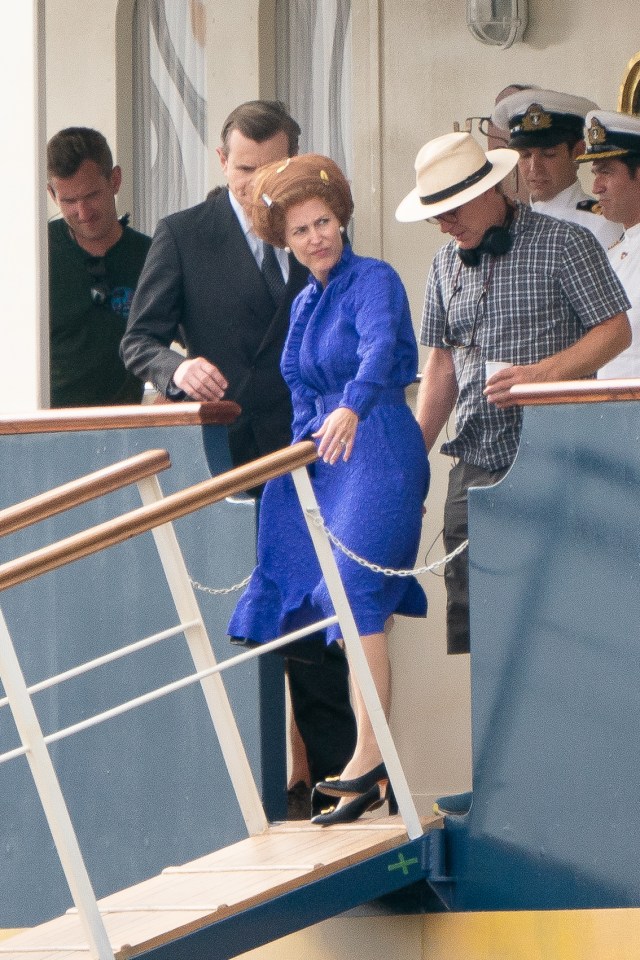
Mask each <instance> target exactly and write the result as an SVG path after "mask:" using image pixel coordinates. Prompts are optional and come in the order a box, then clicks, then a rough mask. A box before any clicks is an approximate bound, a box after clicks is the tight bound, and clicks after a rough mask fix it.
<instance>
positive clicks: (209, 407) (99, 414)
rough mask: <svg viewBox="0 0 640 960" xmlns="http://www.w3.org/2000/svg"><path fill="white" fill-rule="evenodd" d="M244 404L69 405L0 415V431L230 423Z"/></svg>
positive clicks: (66, 430) (110, 428)
mask: <svg viewBox="0 0 640 960" xmlns="http://www.w3.org/2000/svg"><path fill="white" fill-rule="evenodd" d="M240 412H241V408H240V407H239V406H238V404H237V403H234V401H233V400H217V401H215V402H211V403H157V404H156V403H150V404H149V405H148V406H140V405H136V406H122V407H66V408H64V409H60V410H39V411H38V412H36V413H26V414H25V415H24V416H23V417H20V416H16V415H15V414H13V415H12V416H9V415H4V416H0V435H2V434H23V433H60V432H63V431H64V432H72V431H76V430H123V429H125V430H128V429H135V428H140V427H182V426H184V427H186V426H201V425H222V426H227V425H228V424H230V423H233V422H234V420H236V419H237V418H238V417H239V415H240Z"/></svg>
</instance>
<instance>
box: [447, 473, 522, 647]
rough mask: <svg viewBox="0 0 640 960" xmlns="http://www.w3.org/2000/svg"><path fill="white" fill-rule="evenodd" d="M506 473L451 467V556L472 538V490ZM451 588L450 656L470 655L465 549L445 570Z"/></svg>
mask: <svg viewBox="0 0 640 960" xmlns="http://www.w3.org/2000/svg"><path fill="white" fill-rule="evenodd" d="M508 469H509V467H504V468H503V469H502V470H483V469H482V468H481V467H474V466H471V465H470V464H468V463H463V462H462V461H460V462H459V463H457V464H456V465H455V466H454V467H452V468H451V472H450V474H449V488H448V490H447V500H446V503H445V506H444V532H443V535H442V539H443V541H444V546H445V550H446V552H447V553H451V551H452V550H455V548H456V547H458V546H460V544H461V543H463V542H464V541H465V540H466V539H467V536H468V522H467V492H468V490H469V487H490V486H491V485H492V484H494V483H497V482H498V480H501V479H502V477H504V475H505V473H506V472H507V470H508ZM444 581H445V585H446V588H447V653H469V646H470V642H469V555H468V551H467V550H463V551H462V553H460V554H459V555H458V556H457V557H455V558H454V559H453V560H451V561H450V562H449V563H448V564H447V565H446V567H445V571H444Z"/></svg>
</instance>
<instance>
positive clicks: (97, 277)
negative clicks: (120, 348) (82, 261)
mask: <svg viewBox="0 0 640 960" xmlns="http://www.w3.org/2000/svg"><path fill="white" fill-rule="evenodd" d="M86 267H87V272H88V274H89V276H90V277H91V280H92V284H91V290H90V291H89V295H90V297H91V301H92V303H95V304H96V306H98V307H106V308H107V309H108V310H110V311H111V312H112V313H115V314H117V316H119V317H122V318H123V320H128V319H129V310H130V308H131V301H132V300H133V289H132V288H131V287H112V286H111V284H110V283H109V282H108V279H107V265H106V263H105V258H104V257H88V258H87V260H86Z"/></svg>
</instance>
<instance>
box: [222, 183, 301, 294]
mask: <svg viewBox="0 0 640 960" xmlns="http://www.w3.org/2000/svg"><path fill="white" fill-rule="evenodd" d="M229 200H230V202H231V206H232V208H233V212H234V213H235V215H236V217H237V218H238V222H239V224H240V226H241V227H242V231H243V233H244V235H245V237H246V240H247V243H248V244H249V249H250V250H251V253H252V254H253V256H254V257H255V260H256V263H257V264H258V266H259V267H262V258H263V256H264V241H263V240H261V239H260V237H257V236H256V235H255V233H254V232H253V227H252V226H251V224H250V223H249V221H248V220H247V215H246V213H245V212H244V210H243V209H242V207H241V206H240V204H239V203H238V201H237V200H236V198H235V197H234V195H233V194H232V192H231V190H229ZM273 249H274V250H275V254H276V258H277V260H278V263H279V264H280V269H281V270H282V276H283V277H284V282H285V283H287V281H288V279H289V254H288V253H286V252H285V251H284V250H283V249H282V248H281V247H274V248H273Z"/></svg>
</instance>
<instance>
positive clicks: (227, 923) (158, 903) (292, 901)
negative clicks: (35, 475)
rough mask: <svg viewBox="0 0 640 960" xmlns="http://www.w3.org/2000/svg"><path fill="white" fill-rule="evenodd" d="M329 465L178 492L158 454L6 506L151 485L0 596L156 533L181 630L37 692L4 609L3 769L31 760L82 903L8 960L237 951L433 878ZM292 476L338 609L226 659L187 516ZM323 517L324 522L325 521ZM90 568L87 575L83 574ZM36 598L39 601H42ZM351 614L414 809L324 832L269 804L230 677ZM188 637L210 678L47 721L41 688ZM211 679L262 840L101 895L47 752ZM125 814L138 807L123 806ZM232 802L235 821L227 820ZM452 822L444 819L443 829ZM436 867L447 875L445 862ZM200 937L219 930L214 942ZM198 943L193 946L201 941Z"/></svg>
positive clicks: (228, 749)
mask: <svg viewBox="0 0 640 960" xmlns="http://www.w3.org/2000/svg"><path fill="white" fill-rule="evenodd" d="M316 459H317V450H316V448H315V445H314V444H313V443H311V442H308V441H307V442H302V443H299V444H295V445H293V446H292V447H290V448H287V449H285V450H281V451H278V452H277V453H274V454H270V455H269V456H267V457H263V458H261V459H260V460H258V461H255V462H254V463H253V464H249V465H246V466H244V467H239V468H235V469H234V470H231V471H229V472H228V473H226V474H222V475H220V476H219V477H216V478H213V479H211V480H207V481H203V482H201V483H199V484H196V485H195V486H193V487H189V488H186V489H184V490H181V491H179V492H177V493H174V494H170V495H168V496H166V497H165V496H163V494H162V491H161V489H160V486H159V483H158V479H157V476H156V473H157V472H158V471H159V470H164V469H167V468H168V466H169V458H168V457H167V455H166V452H165V451H162V450H157V451H147V452H146V453H145V454H142V455H140V456H138V457H136V458H132V459H130V460H129V461H123V462H121V463H120V464H116V465H114V466H113V467H112V468H108V469H107V470H106V471H104V470H102V471H99V472H98V474H93V475H87V476H85V477H82V478H80V479H79V480H77V481H74V482H72V483H70V484H66V485H63V486H62V487H59V488H56V489H55V490H53V491H49V492H47V493H45V494H42V495H40V496H39V497H36V498H31V499H30V500H28V501H23V502H22V503H21V504H15V505H14V506H13V507H10V508H7V509H6V510H4V511H0V533H1V532H2V529H3V524H4V528H5V529H6V530H7V531H9V530H13V529H19V528H21V527H22V526H24V525H30V524H32V523H34V522H39V521H40V520H42V519H44V518H46V517H48V516H52V515H53V514H54V513H57V512H59V511H61V510H65V509H72V508H73V507H75V506H77V505H78V504H80V503H83V502H85V501H86V500H87V499H91V498H94V497H99V496H100V495H101V493H102V492H104V489H106V488H108V489H109V490H112V489H115V488H116V487H117V486H118V485H125V484H131V483H133V482H135V483H137V486H138V488H139V492H140V496H141V499H142V502H143V506H142V507H138V508H137V509H134V510H132V511H129V512H128V513H124V514H120V515H119V516H116V517H113V518H112V519H109V520H105V521H103V522H102V523H101V524H98V525H97V526H94V527H89V528H87V529H84V530H81V531H79V532H77V533H73V534H71V535H70V536H67V537H64V538H63V539H60V540H58V541H56V542H54V543H51V544H49V545H48V546H45V547H40V548H39V549H37V550H35V551H32V552H31V553H27V554H23V555H22V556H18V557H15V558H14V559H12V560H10V561H8V562H7V563H4V564H2V565H0V591H2V590H5V589H7V588H9V587H12V586H15V585H19V584H24V583H28V582H30V581H32V580H34V579H36V578H38V577H39V576H40V575H41V574H43V573H45V572H49V571H54V570H57V569H58V568H60V567H62V566H66V565H68V564H69V563H72V562H74V561H78V560H82V559H83V558H85V557H88V556H91V555H93V554H94V553H96V552H99V551H101V550H104V549H107V548H109V547H111V546H115V545H117V544H119V543H122V542H124V541H125V540H129V539H131V538H133V537H136V536H138V535H139V534H141V533H144V532H147V531H151V532H152V533H153V538H154V541H155V545H156V548H157V551H158V554H159V556H160V559H161V563H162V568H163V572H164V576H165V579H166V581H167V585H168V587H169V592H170V593H171V596H172V598H173V602H174V605H175V611H176V613H177V614H178V618H179V623H178V624H177V625H172V626H170V627H169V629H168V630H165V631H163V632H161V633H156V634H152V635H151V636H150V637H146V638H144V639H143V640H138V641H136V642H133V643H129V644H128V645H127V646H124V647H122V648H120V649H119V650H118V651H113V652H112V653H110V654H108V655H104V656H102V657H99V658H96V659H94V660H90V661H87V662H86V663H83V664H79V665H77V666H75V667H72V668H71V669H69V670H67V671H65V672H63V673H60V674H58V675H57V676H54V677H49V678H44V679H42V680H40V681H38V682H37V683H35V684H33V685H32V686H31V687H27V685H26V682H25V678H24V676H23V674H22V671H21V667H20V663H19V659H18V655H17V651H16V649H15V646H14V644H13V642H12V639H11V636H10V634H9V630H8V628H7V625H6V621H5V619H4V616H3V615H2V612H1V611H0V676H1V679H2V682H3V685H4V688H5V692H6V697H5V698H4V699H3V700H2V701H1V702H0V705H8V706H9V707H10V708H11V711H12V714H13V719H14V721H15V724H16V728H17V731H18V734H19V737H20V740H21V743H22V745H21V746H20V747H18V748H15V749H13V750H9V751H6V752H5V753H3V754H2V755H0V762H2V763H4V762H8V761H13V760H16V759H18V758H20V757H26V759H27V760H28V763H29V766H30V769H31V773H32V776H33V779H34V782H35V785H36V788H37V791H38V794H39V796H40V800H41V803H42V807H43V810H44V813H45V816H46V818H47V821H48V824H49V827H50V830H51V833H52V836H53V838H54V842H55V845H56V849H57V852H58V855H59V858H60V862H61V865H62V868H63V871H64V874H65V877H66V879H67V883H68V885H69V889H70V891H71V895H72V898H73V901H74V903H75V908H74V911H73V912H71V913H69V914H67V915H66V916H64V917H62V918H59V919H58V920H54V921H50V922H49V923H46V924H44V925H41V926H38V927H34V928H33V929H32V930H30V931H29V932H25V933H23V934H20V935H19V936H17V937H16V938H13V939H12V940H10V941H9V942H8V943H7V944H6V946H4V945H3V947H2V948H0V957H1V956H2V955H4V956H6V955H9V956H11V957H15V958H16V960H17V958H19V957H20V958H21V957H30V958H32V960H34V958H36V957H41V958H45V957H46V958H50V960H53V958H61V957H65V956H66V957H73V958H79V957H89V958H95V960H115V958H116V957H122V958H125V957H153V958H157V960H160V958H162V957H164V958H166V960H169V958H171V960H179V958H180V957H184V958H185V960H186V958H190V957H194V958H195V957H196V956H197V957H199V958H202V957H203V956H206V957H211V958H218V957H220V958H222V957H232V956H236V955H237V954H238V953H242V952H244V951H246V950H247V949H250V948H251V947H254V946H258V945H260V944H261V943H264V942H267V941H269V940H273V939H278V938H279V937H281V936H284V935H285V934H286V933H290V932H293V931H294V930H299V929H302V928H303V927H305V926H309V925H311V924H313V923H315V922H317V921H319V920H322V919H325V918H327V917H330V916H334V915H336V914H339V913H342V912H344V911H345V910H347V909H349V908H350V907H352V906H355V905H357V904H360V903H364V902H367V901H368V900H371V899H374V898H376V897H380V896H382V895H383V894H386V893H390V892H393V891H395V890H398V889H401V888H402V887H405V886H408V885H410V884H413V883H414V882H415V881H417V880H420V879H423V878H425V877H426V876H427V875H429V866H430V865H431V863H430V860H431V861H433V862H436V860H437V856H438V853H439V851H440V845H438V843H437V842H436V843H435V844H434V845H433V846H434V849H433V850H432V849H431V848H430V844H429V840H430V838H431V837H430V835H429V834H425V824H424V823H423V822H422V821H421V819H420V818H419V817H418V814H417V811H416V808H415V805H414V803H413V799H412V797H411V794H410V791H409V787H408V784H407V781H406V777H405V774H404V771H403V769H402V766H401V764H400V760H399V757H398V754H397V751H396V748H395V745H394V743H393V740H392V738H391V734H390V731H389V728H388V726H387V723H386V720H385V717H384V712H383V710H382V707H381V704H380V701H379V698H378V695H377V691H376V689H375V684H374V683H373V679H372V677H371V673H370V670H369V668H368V665H367V661H366V657H365V655H364V651H363V649H362V644H361V641H360V637H359V636H358V633H357V628H356V625H355V621H354V619H353V614H352V612H351V609H350V606H349V603H348V599H347V596H346V593H345V591H344V586H343V584H342V581H341V579H340V576H339V572H338V568H337V565H336V562H335V558H334V556H333V553H332V550H331V546H330V543H329V538H328V534H327V531H326V529H325V528H324V524H323V523H322V522H321V520H322V518H321V516H320V512H319V509H318V504H317V501H316V499H315V496H314V493H313V488H312V486H311V483H310V480H309V477H308V475H307V471H306V466H307V465H308V464H311V463H313V462H314V461H315V460H316ZM289 472H290V473H291V475H292V479H293V482H294V485H295V488H296V491H297V493H298V497H299V500H300V506H301V509H302V510H303V513H304V515H305V519H306V521H307V526H308V530H309V534H310V536H311V539H312V542H313V544H314V547H315V550H316V554H317V556H318V562H319V564H320V567H321V569H322V572H323V575H324V578H325V582H326V583H327V588H328V591H329V594H330V596H331V600H332V604H333V607H334V611H335V612H334V614H333V615H332V616H329V617H327V618H325V619H324V620H320V621H318V622H317V623H313V624H308V625H307V626H306V627H303V628H300V629H298V630H296V631H294V632H293V633H290V634H288V635H286V636H284V637H279V638H276V639H274V640H272V641H270V642H269V643H268V644H264V645H261V646H260V647H259V648H255V649H251V650H247V651H245V652H243V653H241V654H238V655H237V656H233V657H230V658H228V659H226V660H223V661H222V662H221V663H218V662H217V661H216V657H215V655H214V652H213V648H212V646H211V642H210V638H209V636H208V634H207V631H206V627H205V625H204V621H203V619H202V616H201V614H200V611H199V607H198V604H197V600H196V597H195V594H194V591H193V585H192V582H191V580H190V578H189V575H188V572H187V570H186V566H185V563H184V558H183V556H182V552H181V549H180V546H179V543H178V539H177V537H176V534H175V531H174V530H173V526H172V522H173V521H174V520H176V519H178V518H180V517H183V516H186V515H188V514H189V513H191V512H193V511H195V510H199V509H201V508H202V507H204V506H207V505H209V504H211V503H214V502H217V501H218V500H219V499H221V498H223V497H225V496H228V495H230V494H232V493H235V492H238V491H240V490H244V489H247V488H248V487H253V486H256V485H257V484H261V483H264V482H266V480H268V479H269V478H270V477H275V476H278V475H281V474H283V473H289ZM318 521H320V522H318ZM79 576H81V574H80V575H79ZM36 600H37V595H36ZM333 623H338V624H339V626H340V631H341V635H342V637H343V639H344V643H345V647H346V650H347V654H348V657H349V661H350V665H351V669H352V671H353V673H354V676H355V677H356V679H357V682H358V684H359V687H360V690H361V691H362V695H363V699H364V702H365V705H366V708H367V710H368V711H369V715H370V717H371V722H372V726H373V729H374V732H375V735H376V737H377V740H378V743H379V746H380V750H381V753H382V756H383V759H384V762H385V764H386V767H387V771H388V775H389V779H390V781H391V784H392V787H393V789H394V792H395V795H396V800H397V803H398V808H399V814H400V817H399V818H395V819H394V818H388V819H387V818H384V819H383V818H380V822H367V823H364V822H358V823H356V824H354V825H349V826H345V827H333V828H328V829H323V828H320V827H315V826H313V825H310V824H307V825H305V826H302V825H300V824H280V825H276V826H274V825H270V824H269V823H268V820H267V818H266V816H265V812H264V810H263V808H262V805H261V802H260V798H259V794H258V792H257V788H256V784H255V781H254V779H253V775H252V772H251V769H250V766H249V763H248V758H247V755H246V752H245V750H244V746H243V743H242V740H241V738H240V733H239V730H238V727H237V725H236V722H235V719H234V716H233V713H232V711H231V707H230V703H229V700H228V698H227V695H226V691H225V688H224V685H223V683H222V677H221V674H222V673H223V671H226V670H228V669H229V668H230V667H236V666H238V665H240V664H242V663H244V662H245V661H247V660H249V659H253V658H255V657H258V656H262V655H263V654H264V653H265V652H266V651H269V650H271V649H275V648H279V647H283V646H286V645H287V644H289V643H291V642H292V641H294V640H298V639H301V638H302V637H304V636H306V635H308V634H311V633H314V632H316V631H317V630H319V629H325V628H326V627H327V626H328V625H330V624H333ZM169 634H170V635H171V636H174V635H177V634H183V635H184V638H185V640H186V643H187V647H188V649H189V652H190V654H191V658H192V661H193V666H194V667H195V673H192V674H189V675H187V676H181V677H179V678H178V679H176V680H173V681H171V682H170V683H167V684H164V685H162V686H160V687H157V688H156V689H153V690H149V691H147V692H146V693H143V694H141V695H138V696H137V697H134V698H133V699H130V700H128V701H126V702H121V703H117V704H116V705H115V706H113V707H111V708H109V709H107V710H104V711H103V712H102V713H97V714H95V715H94V716H91V717H86V718H84V719H82V720H80V721H79V722H77V723H75V724H72V725H70V726H68V727H66V728H62V729H59V730H57V731H54V732H52V733H45V732H44V731H43V730H42V729H41V726H40V723H39V720H38V717H37V714H36V712H35V710H34V707H33V704H32V702H31V696H32V694H33V693H36V692H39V691H40V690H43V689H48V688H50V687H51V686H53V685H59V684H64V683H65V682H66V681H68V680H69V679H70V678H72V677H75V676H77V675H79V674H82V673H85V672H88V671H92V670H94V669H98V668H101V667H102V666H104V665H105V663H107V662H109V661H111V660H112V659H114V658H116V657H117V658H120V657H124V656H128V655H129V654H130V653H133V652H137V651H139V650H141V649H143V648H145V649H146V648H147V647H148V646H149V645H155V644H157V643H161V642H163V641H164V640H165V639H166V636H168V635H169ZM193 685H199V687H200V688H201V691H202V693H203V695H204V699H205V702H206V704H207V708H208V710H209V713H210V716H211V720H212V723H213V729H214V730H215V733H216V736H217V739H218V742H219V745H220V748H221V751H222V754H223V757H224V761H225V764H226V768H227V773H228V775H229V778H230V780H231V783H232V784H233V787H234V789H235V793H236V798H237V801H238V805H239V807H240V810H241V812H242V815H243V818H244V821H245V825H246V829H247V833H248V835H249V836H248V839H247V840H245V841H242V842H241V843H240V844H236V845H233V846H232V847H230V848H226V849H225V850H223V851H218V852H217V853H212V854H209V855H206V856H205V857H204V858H201V859H200V860H198V861H197V862H196V863H195V864H194V863H192V864H189V865H188V866H182V867H173V868H169V869H166V870H165V871H163V873H162V874H161V875H160V876H159V877H155V878H153V879H150V880H146V881H144V882H143V883H141V884H138V885H136V886H133V887H129V888H128V889H126V890H124V891H121V892H119V893H116V894H112V895H110V896H108V897H107V898H103V899H101V900H100V901H99V902H98V901H97V900H96V898H95V895H94V892H93V888H92V885H91V881H90V878H89V875H88V873H87V870H86V867H85V864H84V861H83V858H82V854H81V851H80V847H79V844H78V840H77V837H76V835H75V831H74V829H73V825H72V822H71V819H70V816H69V812H68V810H67V807H66V803H65V799H64V796H63V794H62V790H61V788H60V784H59V782H58V779H57V776H56V773H55V770H54V767H53V764H52V761H51V758H50V756H49V753H48V746H49V744H51V743H56V742H58V741H59V740H61V739H64V738H66V737H69V736H71V735H73V734H76V733H79V732H81V731H83V730H86V729H89V728H90V727H92V726H95V725H97V724H100V723H103V722H105V721H108V720H110V719H112V718H114V717H116V716H123V715H124V714H125V713H128V712H129V711H131V710H134V709H136V708H137V707H140V706H143V705H145V704H147V703H150V702H152V701H157V700H159V699H161V698H164V697H166V696H168V695H170V694H172V693H173V692H175V691H177V690H183V689H186V688H187V687H189V686H193ZM122 815H123V817H125V818H126V811H123V814H122ZM224 815H225V811H224V810H222V811H221V813H220V816H224ZM437 822H438V821H432V824H435V823H437ZM436 873H437V870H436ZM201 937H208V938H210V942H207V944H206V946H203V945H202V944H201V943H199V940H200V938H201ZM196 941H198V944H199V945H197V946H196V948H195V952H194V942H196Z"/></svg>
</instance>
